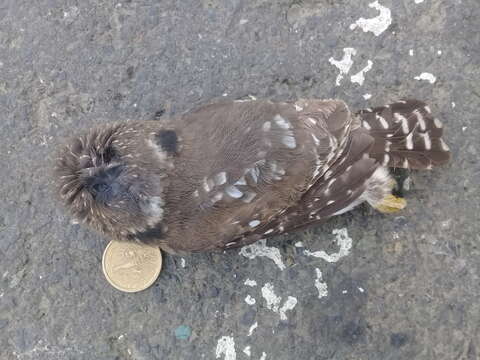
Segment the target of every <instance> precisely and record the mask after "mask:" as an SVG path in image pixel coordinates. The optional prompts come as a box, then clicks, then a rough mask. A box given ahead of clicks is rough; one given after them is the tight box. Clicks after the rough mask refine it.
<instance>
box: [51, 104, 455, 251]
mask: <svg viewBox="0 0 480 360" xmlns="http://www.w3.org/2000/svg"><path fill="white" fill-rule="evenodd" d="M441 135H442V126H441V123H440V122H439V121H438V120H436V119H434V118H433V117H432V116H431V112H430V109H429V108H428V107H427V106H426V105H425V104H424V103H422V102H419V101H415V100H407V101H401V102H397V103H395V104H391V105H389V106H385V107H381V108H375V109H373V110H372V109H369V110H363V111H360V112H359V113H358V114H357V115H352V114H351V113H350V111H349V110H348V108H347V106H346V105H345V104H344V103H343V102H342V101H339V100H317V99H301V100H298V101H296V102H291V103H287V102H283V103H273V102H270V101H256V100H255V101H253V100H252V101H233V102H223V103H217V104H211V105H206V106H203V107H201V108H199V109H197V110H194V111H191V112H189V113H187V114H184V115H180V116H177V117H174V118H171V119H166V120H162V121H146V122H124V123H117V124H111V125H106V126H103V127H99V128H97V129H93V130H90V131H89V132H88V133H87V134H85V135H82V136H80V137H77V138H74V139H73V140H71V141H70V143H69V144H67V145H66V147H65V148H63V149H61V153H60V157H59V158H58V162H57V167H56V179H57V183H58V189H59V193H60V196H61V198H62V199H63V202H64V203H65V204H66V206H67V207H68V208H69V209H70V211H71V213H72V215H73V216H74V217H75V218H76V219H78V220H79V221H81V222H84V223H86V224H87V225H90V226H91V227H93V228H94V229H96V230H98V231H100V232H102V233H104V234H106V235H108V236H109V237H113V238H115V239H118V240H125V241H141V242H146V243H155V244H158V245H159V246H161V248H162V249H163V250H166V251H169V252H172V253H179V252H186V251H204V250H213V249H224V248H230V247H237V246H242V245H245V244H249V243H252V242H254V241H256V240H259V239H262V238H266V237H270V236H274V235H277V234H280V233H284V232H289V231H293V230H295V229H299V228H303V227H305V226H309V225H312V224H315V223H319V222H322V221H325V220H326V219H328V218H330V217H331V216H334V215H337V214H340V213H343V212H346V211H349V210H351V209H352V208H353V207H355V206H356V205H358V204H360V203H362V202H364V201H367V202H368V203H369V204H371V205H372V206H377V205H378V204H381V202H382V200H383V199H384V198H385V197H386V196H388V195H389V194H390V191H391V188H392V179H391V177H390V175H389V174H388V170H387V169H386V167H384V166H383V165H385V166H391V167H405V168H415V169H426V168H431V167H433V166H437V165H441V164H444V163H446V162H447V161H448V159H449V150H448V147H447V146H446V144H445V143H444V142H443V140H442V139H441V138H440V137H441ZM382 164H383V165H382Z"/></svg>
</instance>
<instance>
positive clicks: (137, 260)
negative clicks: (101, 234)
mask: <svg viewBox="0 0 480 360" xmlns="http://www.w3.org/2000/svg"><path fill="white" fill-rule="evenodd" d="M102 267H103V273H104V274H105V277H106V278H107V281H108V282H109V283H110V284H111V285H112V286H113V287H115V288H116V289H118V290H121V291H125V292H137V291H141V290H145V289H146V288H148V287H149V286H150V285H152V284H153V283H154V281H155V280H156V279H157V277H158V275H159V274H160V270H161V268H162V254H161V252H160V249H159V248H158V247H153V246H148V245H142V244H136V243H127V242H119V241H110V243H109V244H108V245H107V247H106V248H105V251H104V252H103V259H102Z"/></svg>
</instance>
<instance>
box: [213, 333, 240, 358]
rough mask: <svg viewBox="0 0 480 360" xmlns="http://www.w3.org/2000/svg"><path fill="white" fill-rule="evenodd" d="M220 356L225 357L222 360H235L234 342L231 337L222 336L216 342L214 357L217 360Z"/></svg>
mask: <svg viewBox="0 0 480 360" xmlns="http://www.w3.org/2000/svg"><path fill="white" fill-rule="evenodd" d="M222 355H225V357H224V360H235V359H236V358H237V353H236V352H235V340H233V337H232V336H222V337H221V338H220V339H219V340H218V342H217V348H216V350H215V357H216V359H219V358H220V357H221V356H222Z"/></svg>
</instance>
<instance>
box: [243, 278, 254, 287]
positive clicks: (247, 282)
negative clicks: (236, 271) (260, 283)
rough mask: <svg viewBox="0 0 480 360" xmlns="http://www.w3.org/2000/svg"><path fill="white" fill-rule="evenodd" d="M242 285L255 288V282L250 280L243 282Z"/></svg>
mask: <svg viewBox="0 0 480 360" xmlns="http://www.w3.org/2000/svg"><path fill="white" fill-rule="evenodd" d="M243 284H244V285H247V286H251V287H254V286H257V282H256V281H255V280H251V279H247V280H245V282H244V283H243Z"/></svg>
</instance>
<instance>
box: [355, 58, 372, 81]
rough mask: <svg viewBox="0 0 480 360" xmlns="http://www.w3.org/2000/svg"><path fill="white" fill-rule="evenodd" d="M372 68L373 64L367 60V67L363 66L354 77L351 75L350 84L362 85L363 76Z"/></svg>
mask: <svg viewBox="0 0 480 360" xmlns="http://www.w3.org/2000/svg"><path fill="white" fill-rule="evenodd" d="M372 67H373V62H372V61H371V60H368V61H367V66H365V67H364V68H363V69H362V70H360V71H359V72H358V73H356V74H355V75H352V76H351V77H350V81H351V82H352V83H357V84H359V85H360V86H362V85H363V83H364V82H365V74H366V73H367V72H369V71H370V70H372Z"/></svg>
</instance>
